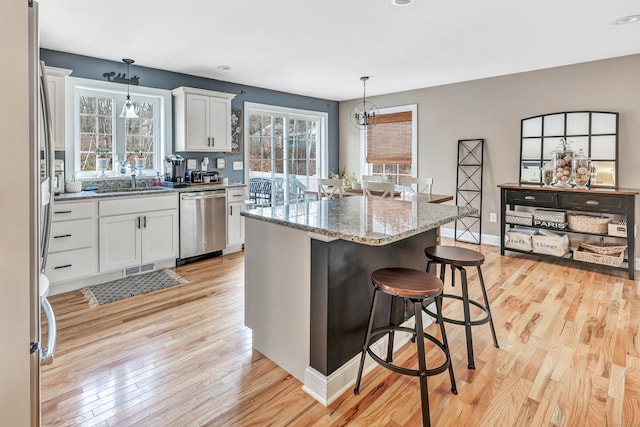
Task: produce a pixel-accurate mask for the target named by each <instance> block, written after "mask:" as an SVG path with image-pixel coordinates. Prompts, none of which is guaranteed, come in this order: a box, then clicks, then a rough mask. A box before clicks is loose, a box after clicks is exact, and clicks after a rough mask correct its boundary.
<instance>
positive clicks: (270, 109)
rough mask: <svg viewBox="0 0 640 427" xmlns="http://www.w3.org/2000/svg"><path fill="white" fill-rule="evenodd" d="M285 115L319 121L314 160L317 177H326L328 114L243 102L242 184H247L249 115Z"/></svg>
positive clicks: (327, 165) (327, 169)
mask: <svg viewBox="0 0 640 427" xmlns="http://www.w3.org/2000/svg"><path fill="white" fill-rule="evenodd" d="M255 113H258V114H286V115H287V116H290V117H296V118H300V119H305V120H308V119H311V120H316V119H320V128H319V131H320V135H319V140H318V141H317V143H318V144H319V146H318V147H316V150H317V153H319V154H320V156H319V158H318V159H316V162H317V165H318V176H319V177H326V176H328V172H329V162H328V155H329V142H328V139H329V113H323V112H321V111H312V110H301V109H298V108H289V107H280V106H277V105H268V104H258V103H254V102H245V103H244V120H243V124H242V126H243V129H245V132H244V164H245V168H244V182H245V183H248V182H249V166H248V165H249V137H250V135H249V132H248V129H249V116H250V115H251V114H255Z"/></svg>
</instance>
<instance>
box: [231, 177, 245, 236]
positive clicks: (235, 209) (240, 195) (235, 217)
mask: <svg viewBox="0 0 640 427" xmlns="http://www.w3.org/2000/svg"><path fill="white" fill-rule="evenodd" d="M244 206H245V205H244V188H230V189H227V247H232V246H236V245H242V244H243V243H244V218H243V217H242V216H241V215H240V213H241V212H242V211H243V210H244Z"/></svg>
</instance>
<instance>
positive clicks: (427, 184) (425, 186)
mask: <svg viewBox="0 0 640 427" xmlns="http://www.w3.org/2000/svg"><path fill="white" fill-rule="evenodd" d="M414 184H415V186H416V187H415V190H414V188H413V185H414ZM400 185H402V194H403V195H406V194H407V193H423V194H431V188H432V187H433V178H412V177H408V176H405V177H402V178H400Z"/></svg>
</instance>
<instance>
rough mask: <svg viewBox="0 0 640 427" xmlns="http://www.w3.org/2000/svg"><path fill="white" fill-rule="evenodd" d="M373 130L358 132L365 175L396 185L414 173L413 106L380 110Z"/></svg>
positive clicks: (414, 120)
mask: <svg viewBox="0 0 640 427" xmlns="http://www.w3.org/2000/svg"><path fill="white" fill-rule="evenodd" d="M379 113H380V114H379V115H378V117H377V119H376V124H375V126H372V127H369V128H367V129H366V130H365V129H363V130H361V131H360V137H361V140H362V150H363V156H362V159H363V168H362V170H363V171H364V174H365V175H382V176H384V177H386V180H387V181H388V182H394V183H396V184H400V179H401V178H402V177H405V176H416V173H417V165H416V164H417V154H416V151H417V150H416V147H417V124H416V122H417V120H416V115H417V105H409V106H403V107H393V108H383V109H380V111H379Z"/></svg>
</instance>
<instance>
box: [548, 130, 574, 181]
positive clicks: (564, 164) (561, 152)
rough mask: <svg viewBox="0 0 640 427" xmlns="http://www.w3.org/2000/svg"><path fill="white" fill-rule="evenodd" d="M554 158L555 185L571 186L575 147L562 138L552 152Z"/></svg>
mask: <svg viewBox="0 0 640 427" xmlns="http://www.w3.org/2000/svg"><path fill="white" fill-rule="evenodd" d="M551 155H552V160H553V170H554V176H553V186H554V187H561V188H571V184H570V183H571V180H572V172H573V169H572V167H573V166H572V165H573V163H572V162H573V149H572V148H571V143H570V142H569V141H567V140H566V139H564V138H562V139H561V140H560V144H558V146H557V147H556V149H555V150H553V151H552V152H551Z"/></svg>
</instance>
